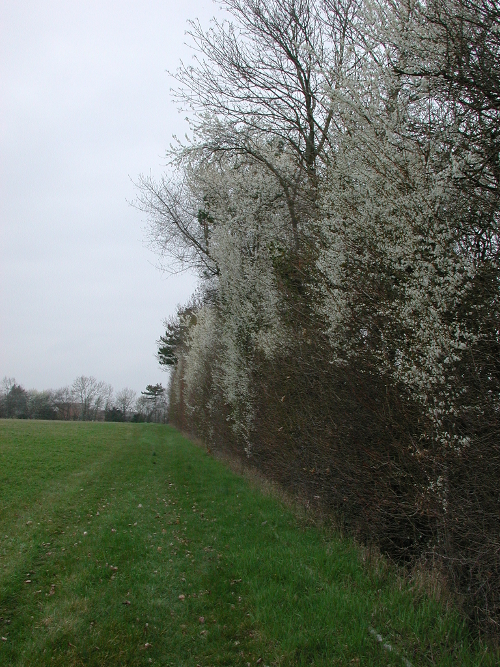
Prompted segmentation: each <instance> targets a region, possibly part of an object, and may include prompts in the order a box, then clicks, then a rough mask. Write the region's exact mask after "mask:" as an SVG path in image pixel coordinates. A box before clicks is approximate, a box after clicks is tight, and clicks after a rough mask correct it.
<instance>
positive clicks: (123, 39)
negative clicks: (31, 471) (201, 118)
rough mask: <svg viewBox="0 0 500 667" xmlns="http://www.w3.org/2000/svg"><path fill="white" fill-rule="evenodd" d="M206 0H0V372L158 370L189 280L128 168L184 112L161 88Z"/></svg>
mask: <svg viewBox="0 0 500 667" xmlns="http://www.w3.org/2000/svg"><path fill="white" fill-rule="evenodd" d="M216 12H217V7H216V5H214V4H212V2H210V0H184V2H182V3H181V2H178V1H177V2H176V1H174V0H163V1H159V0H116V1H114V2H113V1H112V0H98V1H94V0H54V1H49V0H31V1H23V0H2V2H1V4H0V30H1V40H0V41H1V47H0V48H1V53H0V67H1V70H0V77H1V82H2V84H1V88H0V122H1V130H0V151H1V152H0V154H1V180H0V187H1V190H0V199H1V202H0V227H1V231H0V257H1V268H0V280H1V285H0V316H1V321H0V379H1V378H2V377H3V376H5V375H7V376H13V377H15V378H16V380H17V381H18V382H20V383H21V384H23V385H24V386H25V387H26V388H36V389H43V388H50V387H52V388H56V387H59V386H63V385H66V384H69V383H71V382H72V381H73V380H74V379H75V377H77V376H78V375H82V374H83V375H94V376H96V377H97V378H98V379H100V380H104V381H106V382H109V383H111V384H112V385H113V386H114V388H115V389H116V390H119V389H121V388H122V387H124V386H129V387H132V388H134V389H136V390H137V391H139V390H141V389H143V388H144V386H145V385H146V384H148V383H155V382H163V383H165V381H166V379H167V378H166V375H165V374H164V373H162V371H161V370H160V369H159V367H158V364H157V361H156V359H155V357H154V354H155V351H156V345H155V340H156V339H157V338H158V337H159V335H160V334H161V333H162V320H163V319H164V318H165V316H167V315H169V314H170V313H173V312H174V311H175V306H176V304H177V303H183V302H184V301H185V300H186V299H187V298H188V296H189V295H190V294H191V293H192V291H193V289H194V286H195V283H194V280H193V278H192V277H190V276H189V275H185V274H184V275H180V276H174V277H168V278H167V277H166V276H162V274H161V273H160V272H159V271H158V270H157V269H156V268H155V267H154V264H155V262H156V257H155V255H154V254H153V253H152V252H151V251H149V250H147V249H146V248H145V247H144V245H143V236H144V234H143V226H144V219H143V216H142V214H141V213H139V212H138V211H136V210H135V209H133V208H131V207H130V206H129V205H128V203H127V200H129V201H130V200H132V199H133V198H134V196H135V191H134V186H133V184H132V183H131V181H130V178H129V177H131V178H134V179H135V178H136V177H137V176H138V175H139V173H141V172H144V173H145V172H149V171H151V172H152V173H153V174H159V173H161V171H162V164H163V163H164V160H163V159H162V156H163V154H164V150H165V148H166V147H167V146H168V144H169V143H170V140H171V136H172V134H178V135H180V136H183V135H184V132H185V131H186V130H187V126H186V124H185V122H184V121H183V116H182V115H181V114H179V113H178V111H177V109H176V108H175V106H174V104H173V103H172V101H171V98H170V93H169V90H170V87H171V85H172V81H171V79H170V78H169V77H168V75H167V74H166V71H165V70H170V71H172V70H175V69H176V67H177V65H178V63H179V59H180V58H182V59H184V60H188V59H190V58H191V51H190V50H189V49H188V48H187V47H186V46H185V45H184V42H185V40H186V37H185V34H184V33H185V30H186V28H187V25H186V21H187V19H188V18H199V19H200V20H201V21H202V22H203V23H204V24H205V25H207V24H208V22H209V19H210V17H211V16H213V15H214V14H215V13H216Z"/></svg>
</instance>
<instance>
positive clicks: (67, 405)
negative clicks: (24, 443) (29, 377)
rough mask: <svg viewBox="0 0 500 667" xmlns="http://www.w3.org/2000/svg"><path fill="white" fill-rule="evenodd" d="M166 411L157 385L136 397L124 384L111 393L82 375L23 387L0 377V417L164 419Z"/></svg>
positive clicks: (144, 420) (155, 420) (105, 384)
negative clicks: (51, 385)
mask: <svg viewBox="0 0 500 667" xmlns="http://www.w3.org/2000/svg"><path fill="white" fill-rule="evenodd" d="M166 414H167V404H166V393H165V390H164V389H163V387H162V386H161V385H159V384H158V385H148V386H147V387H146V390H145V391H143V392H141V394H140V395H139V396H137V393H136V392H135V391H134V390H133V389H129V388H128V387H126V388H125V389H122V390H121V391H119V392H117V393H116V394H115V392H114V390H113V387H112V386H111V385H110V384H107V383H106V382H99V381H98V380H96V378H94V377H86V376H85V375H81V376H80V377H78V378H77V379H76V380H75V381H74V382H73V384H72V385H71V386H67V387H62V388H60V389H47V390H44V391H37V390H36V389H28V390H26V389H25V388H24V387H23V386H22V385H20V384H18V383H17V382H16V381H15V379H14V378H4V379H3V381H2V384H1V387H0V418H1V417H3V418H11V419H62V420H83V421H115V422H121V421H131V422H150V421H154V422H164V421H165V420H166Z"/></svg>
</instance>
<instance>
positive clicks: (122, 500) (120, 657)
mask: <svg viewBox="0 0 500 667" xmlns="http://www.w3.org/2000/svg"><path fill="white" fill-rule="evenodd" d="M362 553H363V552H362V551H361V550H360V549H358V548H356V546H355V545H353V544H352V543H351V542H349V541H347V540H342V539H340V538H339V537H337V536H335V535H332V534H331V532H329V531H327V530H326V529H321V528H319V527H315V526H314V525H311V523H310V522H308V521H307V517H304V516H302V517H301V516H298V515H297V513H296V512H295V513H294V512H293V511H292V510H291V509H289V508H287V507H285V506H284V505H283V504H281V503H280V502H279V501H278V500H277V499H276V498H273V497H271V496H269V495H267V496H266V495H264V494H263V493H261V492H260V491H259V490H258V488H256V486H255V485H252V484H250V483H249V482H248V481H247V480H245V479H243V478H241V477H238V476H237V475H234V474H233V473H231V472H230V471H229V470H228V469H227V468H225V467H224V466H223V465H222V464H221V463H220V462H218V461H215V460H213V459H212V458H210V457H209V456H208V455H207V454H206V453H205V452H204V451H203V450H201V449H200V448H198V447H196V446H195V445H193V444H191V443H190V442H189V441H187V440H186V439H184V438H183V437H181V436H180V435H179V434H178V433H177V432H176V431H174V430H173V429H171V428H169V427H167V426H158V425H150V424H106V423H104V424H100V423H98V424H92V423H68V422H33V421H30V422H28V421H10V420H0V636H1V637H2V639H1V640H0V665H2V666H5V667H7V666H8V665H16V666H21V665H22V666H23V667H26V666H29V665H33V666H35V665H36V666H41V665H63V666H73V665H149V664H154V665H162V666H163V667H166V666H167V665H170V666H172V667H177V666H180V665H189V666H191V667H196V665H201V666H202V667H208V666H209V665H231V666H232V665H242V666H245V665H251V666H252V667H253V665H261V666H263V665H268V666H271V665H283V666H284V665H317V666H319V665H325V666H326V665H329V666H331V665H366V666H373V665H392V666H393V667H396V666H399V665H406V667H407V665H408V664H409V663H411V664H412V665H414V667H417V665H450V666H451V665H494V664H498V663H497V660H498V655H497V656H496V659H495V657H494V656H493V655H491V650H490V651H486V650H485V649H484V647H483V648H482V647H480V646H478V645H477V644H474V643H472V642H471V641H470V640H469V637H468V634H467V632H466V630H465V628H464V626H463V624H462V623H461V622H460V620H459V617H458V615H457V614H456V613H454V612H453V611H452V610H447V609H446V608H445V606H444V605H443V604H440V603H438V602H437V601H435V600H432V599H429V598H428V597H427V596H426V595H425V594H424V593H423V592H422V590H421V588H418V587H416V586H415V587H412V586H411V585H410V584H409V583H407V584H404V583H402V581H401V579H400V578H398V577H397V574H396V573H395V572H394V570H393V569H392V568H390V567H388V566H387V565H385V564H384V561H383V560H382V559H376V560H374V561H373V562H372V563H364V562H363V557H362ZM370 628H371V630H370ZM375 634H379V636H382V637H383V640H384V643H389V644H390V645H391V646H392V648H393V650H392V651H390V650H388V648H387V647H385V648H384V646H383V643H382V642H380V641H379V640H377V638H376V637H375Z"/></svg>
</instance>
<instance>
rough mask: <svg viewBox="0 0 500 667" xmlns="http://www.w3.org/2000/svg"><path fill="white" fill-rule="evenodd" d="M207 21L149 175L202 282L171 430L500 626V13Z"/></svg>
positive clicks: (360, 10)
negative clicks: (423, 563)
mask: <svg viewBox="0 0 500 667" xmlns="http://www.w3.org/2000/svg"><path fill="white" fill-rule="evenodd" d="M222 4H223V7H224V8H225V10H226V11H227V12H228V16H229V17H230V19H229V20H228V21H227V22H222V23H217V22H214V23H213V25H212V27H211V28H210V29H209V30H208V31H205V30H204V29H203V28H202V27H201V26H200V25H199V24H198V23H193V24H192V29H191V33H190V34H191V37H192V40H193V43H194V45H195V49H196V54H197V59H196V63H195V65H194V66H193V67H187V66H186V67H184V66H183V67H181V69H180V70H179V72H178V73H177V78H178V81H179V90H178V93H177V95H178V99H179V100H180V102H181V104H183V105H184V106H185V107H187V108H188V109H189V110H190V112H191V119H192V121H191V122H192V138H191V140H190V141H188V142H187V143H186V144H185V145H180V144H179V145H178V146H177V147H176V148H174V149H172V151H171V153H170V157H171V167H172V170H171V173H170V174H169V175H168V176H165V177H164V178H163V179H162V180H161V181H160V182H155V181H153V180H152V179H150V178H142V179H141V181H140V183H139V188H140V193H139V198H138V205H139V207H141V208H142V210H144V211H145V212H146V213H147V214H148V216H149V219H150V228H149V229H150V240H151V242H152V244H153V245H154V246H155V247H156V248H157V249H158V250H159V252H160V253H161V254H162V255H163V256H165V258H168V260H169V261H170V262H172V260H174V261H175V262H176V263H177V266H180V267H181V268H182V267H185V268H190V269H194V270H196V271H197V272H198V274H199V276H200V292H199V295H198V297H197V299H196V301H195V302H194V306H193V304H190V305H189V307H188V308H186V309H185V310H183V309H180V311H179V314H178V318H177V319H176V320H174V321H170V322H168V323H167V331H166V334H165V336H164V337H162V339H161V344H160V352H159V358H160V361H161V362H162V363H164V364H167V365H171V366H172V367H173V371H172V376H171V384H170V402H171V419H172V421H173V422H174V423H175V424H177V425H179V426H181V427H182V428H184V429H186V430H189V431H191V432H194V433H195V434H196V435H198V436H199V437H201V438H203V439H204V440H205V442H206V443H207V444H208V445H209V446H210V447H211V448H225V449H229V450H231V451H233V452H235V453H241V454H243V453H244V454H245V455H246V456H247V457H249V459H250V462H251V463H252V465H254V466H257V467H260V468H261V469H262V470H263V471H265V473H266V474H269V475H271V476H272V477H274V478H275V479H278V480H280V481H281V482H282V483H284V484H286V485H288V486H290V487H291V488H293V489H295V490H296V491H297V492H299V493H301V494H303V495H304V496H305V497H306V498H308V499H309V501H310V502H315V503H318V504H321V505H323V506H324V507H327V508H330V509H334V510H335V511H336V512H337V513H338V514H340V515H341V516H342V517H343V518H344V521H345V523H346V525H348V526H350V528H351V529H352V530H353V531H354V532H356V533H357V534H358V535H360V536H361V537H362V538H363V539H365V540H368V541H372V542H375V543H377V544H378V545H380V546H381V547H382V548H383V550H384V551H386V552H388V553H389V554H391V555H392V556H394V557H398V558H401V559H404V560H409V561H411V562H415V561H416V560H418V559H426V560H428V561H430V562H432V563H433V564H434V566H436V567H438V568H440V569H441V570H442V571H443V574H444V575H445V576H447V577H448V579H449V581H450V583H451V584H453V585H454V586H455V588H456V590H458V591H459V592H460V593H461V594H462V596H463V598H464V600H465V603H464V604H465V605H466V607H467V609H468V611H469V612H470V615H471V617H473V618H475V619H476V620H477V621H479V622H480V623H481V624H482V626H483V627H484V628H487V629H488V630H491V631H494V632H495V631H497V630H498V623H499V622H500V558H499V555H500V512H499V509H500V507H499V495H498V484H499V481H500V439H499V435H500V433H499V417H500V414H499V409H500V335H499V334H500V332H499V277H500V276H499V236H498V234H499V229H498V225H499V219H500V208H499V178H500V161H499V149H500V118H499V115H500V10H499V8H498V5H497V3H496V2H493V0H429V1H428V2H419V1H414V0H374V1H373V2H369V3H367V2H358V1H356V0H284V1H283V2H279V3H278V2H277V1H275V0H268V1H266V2H263V1H262V0H225V1H224V2H223V3H222Z"/></svg>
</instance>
